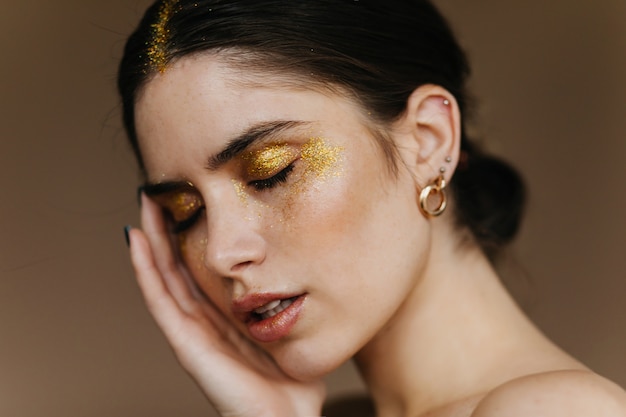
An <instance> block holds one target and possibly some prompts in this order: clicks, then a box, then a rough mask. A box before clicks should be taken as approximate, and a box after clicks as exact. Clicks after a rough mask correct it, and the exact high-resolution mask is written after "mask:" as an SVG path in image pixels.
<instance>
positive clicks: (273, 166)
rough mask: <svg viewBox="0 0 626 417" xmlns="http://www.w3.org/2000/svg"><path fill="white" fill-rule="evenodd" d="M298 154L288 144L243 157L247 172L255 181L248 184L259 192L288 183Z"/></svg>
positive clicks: (267, 148) (277, 145) (270, 147)
mask: <svg viewBox="0 0 626 417" xmlns="http://www.w3.org/2000/svg"><path fill="white" fill-rule="evenodd" d="M297 157H298V153H297V152H296V151H295V150H294V149H293V148H292V147H290V146H289V145H287V144H284V143H283V144H274V145H270V146H267V147H266V148H264V149H261V150H259V151H252V152H248V153H246V154H244V155H243V156H242V159H243V161H244V162H245V163H246V172H247V175H248V176H249V177H250V178H259V179H253V180H251V181H250V182H249V183H248V184H249V185H250V186H252V187H254V188H255V189H257V190H265V189H269V188H273V187H275V186H276V185H278V184H280V183H284V182H286V181H287V177H288V176H289V174H290V173H291V171H293V168H294V161H295V159H297Z"/></svg>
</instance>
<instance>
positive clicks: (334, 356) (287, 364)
mask: <svg viewBox="0 0 626 417" xmlns="http://www.w3.org/2000/svg"><path fill="white" fill-rule="evenodd" d="M298 345H303V346H298ZM325 348H326V349H320V348H315V346H313V347H312V348H311V347H310V346H309V345H304V344H303V343H300V342H296V343H293V344H292V343H289V344H286V345H283V346H280V347H276V348H274V349H268V351H269V353H270V355H271V356H272V357H273V358H274V361H275V362H276V364H277V365H278V367H279V368H280V369H281V370H282V371H283V372H284V373H285V374H286V375H288V376H289V377H291V378H293V379H295V380H297V381H301V382H310V381H316V380H319V379H321V378H323V377H325V376H327V375H328V374H330V373H331V372H333V371H334V370H335V369H337V368H339V367H340V366H341V365H343V364H344V363H345V362H347V361H348V360H350V359H351V357H352V355H350V354H344V355H342V354H340V352H341V350H340V349H338V348H333V349H329V347H328V346H325Z"/></svg>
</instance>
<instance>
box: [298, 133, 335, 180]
mask: <svg viewBox="0 0 626 417" xmlns="http://www.w3.org/2000/svg"><path fill="white" fill-rule="evenodd" d="M343 149H344V148H343V147H341V146H332V145H330V144H329V143H327V142H326V141H325V140H324V139H322V138H319V137H316V138H311V139H310V140H309V141H308V142H307V143H305V144H304V145H303V146H302V153H301V156H302V159H303V160H304V161H306V163H307V169H306V170H307V172H309V173H313V174H315V175H316V176H317V177H318V178H320V177H321V178H327V177H330V176H339V175H340V174H341V165H340V164H339V162H340V160H341V153H342V152H343Z"/></svg>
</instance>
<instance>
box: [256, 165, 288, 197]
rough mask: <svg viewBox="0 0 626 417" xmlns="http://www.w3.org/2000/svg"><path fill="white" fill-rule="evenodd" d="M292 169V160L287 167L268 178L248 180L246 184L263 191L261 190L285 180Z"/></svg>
mask: <svg viewBox="0 0 626 417" xmlns="http://www.w3.org/2000/svg"><path fill="white" fill-rule="evenodd" d="M293 169H294V163H293V162H292V163H291V164H289V165H287V167H285V169H283V170H282V171H280V172H279V173H278V174H276V175H274V176H272V177H269V178H265V179H262V180H254V181H250V182H249V183H248V185H250V186H252V187H254V188H255V189H256V190H257V191H263V190H268V189H271V188H274V187H276V186H277V185H279V184H282V183H285V182H287V178H288V177H289V174H291V171H293Z"/></svg>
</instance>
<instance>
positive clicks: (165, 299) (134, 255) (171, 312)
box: [128, 229, 184, 339]
mask: <svg viewBox="0 0 626 417" xmlns="http://www.w3.org/2000/svg"><path fill="white" fill-rule="evenodd" d="M128 236H129V240H130V256H131V262H132V265H133V268H134V270H135V276H136V278H137V283H138V284H139V288H140V289H141V292H142V294H143V297H144V300H145V302H146V305H147V306H148V310H149V311H150V313H151V314H152V316H153V317H154V319H155V320H156V322H157V324H158V325H159V327H160V328H161V330H162V331H163V332H164V333H165V334H166V336H167V337H168V339H170V337H171V336H172V335H173V332H174V329H177V328H180V325H181V321H182V320H183V319H184V312H183V311H181V309H180V307H179V305H178V303H177V302H176V300H174V298H173V297H172V295H171V293H170V291H169V289H168V288H167V286H166V285H165V282H164V281H163V278H162V275H161V272H160V271H159V268H158V267H157V265H156V263H155V261H154V257H153V256H152V252H151V249H150V244H149V242H148V240H147V238H146V236H145V234H143V233H142V232H141V231H140V230H137V229H132V230H130V231H129V234H128Z"/></svg>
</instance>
